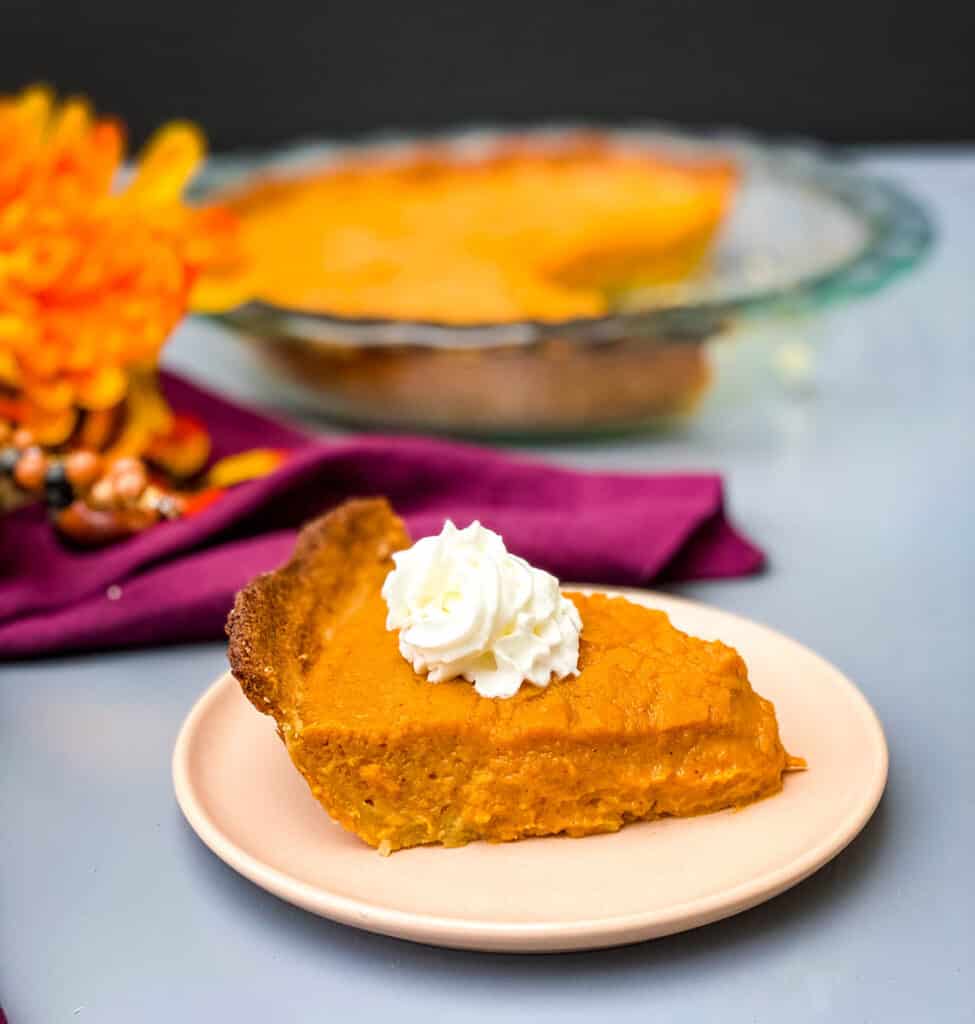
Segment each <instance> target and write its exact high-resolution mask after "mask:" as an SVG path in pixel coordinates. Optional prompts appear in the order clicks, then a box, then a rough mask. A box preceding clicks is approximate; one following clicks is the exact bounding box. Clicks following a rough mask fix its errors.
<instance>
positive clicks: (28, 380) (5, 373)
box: [0, 87, 235, 448]
mask: <svg viewBox="0 0 975 1024" xmlns="http://www.w3.org/2000/svg"><path fill="white" fill-rule="evenodd" d="M124 155H125V142H124V133H123V129H122V126H121V125H120V123H119V122H118V121H115V120H113V119H111V118H104V117H96V116H95V115H94V114H93V113H92V111H91V109H90V107H89V105H88V104H87V103H86V102H85V101H83V100H80V99H69V100H67V101H65V102H61V103H59V102H57V101H56V100H55V98H54V96H53V95H52V93H51V92H50V91H49V90H48V89H46V88H43V87H34V88H30V89H27V90H26V91H24V92H23V93H21V94H20V95H19V96H15V97H12V98H3V97H0V417H5V418H7V419H9V420H12V421H13V422H15V423H18V424H21V425H23V426H25V427H27V428H29V429H30V430H31V432H32V434H33V436H34V437H35V438H36V439H37V441H38V442H39V443H41V444H44V445H61V444H64V443H70V442H71V438H72V435H73V434H75V433H76V432H77V431H78V430H79V429H80V425H81V424H82V423H83V421H84V419H85V418H86V416H88V415H89V414H90V415H92V416H94V417H95V418H96V419H97V417H98V414H100V413H104V412H105V411H106V410H109V409H112V408H114V407H117V406H119V404H120V403H121V402H123V400H126V399H129V400H133V401H134V400H135V398H136V396H137V395H141V396H142V400H143V401H142V404H143V406H145V405H146V401H145V400H146V398H147V396H148V399H149V401H148V406H150V407H151V408H152V411H151V413H149V411H148V409H147V410H146V412H147V413H148V415H143V416H142V418H143V420H147V421H151V422H144V423H143V428H144V429H142V430H135V431H134V433H130V435H129V437H130V444H129V445H128V447H130V448H131V447H138V444H139V439H140V438H141V439H143V441H145V440H147V439H148V435H149V434H155V433H158V432H164V431H165V429H166V426H167V424H166V423H165V420H166V417H167V410H166V409H165V406H164V405H163V404H162V402H161V400H158V394H157V393H155V389H154V385H151V384H150V385H148V386H146V385H145V383H144V384H143V385H142V386H141V387H139V386H136V384H134V382H138V381H139V380H140V379H142V380H143V381H145V379H146V377H147V376H148V377H150V378H151V375H152V371H153V370H154V368H155V366H156V363H157V360H158V356H159V352H160V349H161V348H162V346H163V344H164V343H165V341H166V339H167V337H168V336H169V334H170V333H171V331H172V330H173V328H174V327H175V326H176V324H177V323H178V322H179V320H180V319H181V318H182V317H183V315H184V314H185V313H186V311H187V308H188V307H189V306H190V304H191V301H192V292H193V287H194V284H195V282H196V280H197V278H198V276H199V275H200V273H201V272H202V271H203V270H205V269H214V268H218V267H220V266H221V265H223V264H225V263H227V262H228V261H230V262H232V261H233V259H234V258H235V242H234V239H235V225H234V221H233V218H232V216H231V215H230V214H229V213H227V212H226V211H224V210H222V209H220V208H198V207H194V206H191V205H189V204H188V203H187V202H186V201H185V199H184V192H185V189H186V186H187V184H188V182H189V180H190V178H191V177H192V175H193V173H194V172H195V170H196V169H197V167H198V166H199V164H200V162H201V160H202V159H203V155H204V142H203V139H202V136H201V134H200V132H199V131H198V130H197V129H196V128H195V127H194V126H192V125H189V124H185V123H172V124H169V125H167V126H166V127H164V128H163V129H162V130H160V131H159V133H158V134H157V135H156V136H155V137H154V138H153V139H152V140H151V141H150V143H149V144H148V146H147V147H146V149H145V151H144V152H143V153H142V155H141V157H140V158H139V160H138V161H137V163H136V165H135V167H134V169H133V170H132V172H131V173H130V174H127V173H126V172H125V171H124V169H123V160H124ZM153 394H155V397H156V399H157V400H153V399H152V396H153ZM135 411H136V410H134V409H133V410H131V412H132V413H134V412H135ZM136 418H138V417H136Z"/></svg>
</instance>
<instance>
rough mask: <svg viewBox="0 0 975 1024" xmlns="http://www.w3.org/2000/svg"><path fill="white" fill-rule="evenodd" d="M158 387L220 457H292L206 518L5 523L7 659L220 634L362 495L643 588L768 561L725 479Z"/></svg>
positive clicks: (435, 525) (0, 654)
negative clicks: (331, 518)
mask: <svg viewBox="0 0 975 1024" xmlns="http://www.w3.org/2000/svg"><path fill="white" fill-rule="evenodd" d="M163 383H164V388H165V391H166V392H167V394H168V397H169V399H170V401H171V403H172V405H173V407H174V408H176V409H179V410H180V411H182V412H187V413H192V414H195V415H197V416H199V417H200V418H201V419H203V420H204V421H205V422H206V423H207V425H208V426H209V428H210V431H211V435H212V439H213V454H214V457H215V458H221V457H223V456H225V455H230V454H233V453H235V452H239V451H243V450H245V449H248V448H255V447H262V448H268V447H270V448H282V449H287V450H288V451H289V452H290V453H291V454H290V455H289V457H288V458H287V459H286V460H285V461H284V463H283V464H282V465H281V466H280V467H279V468H278V469H277V470H276V471H275V472H273V473H271V474H270V475H268V476H266V477H262V478H261V479H258V480H254V481H251V482H249V483H244V484H241V485H239V486H237V487H235V488H234V489H233V490H231V491H229V492H228V493H227V494H225V495H224V496H222V497H221V498H220V499H219V500H217V501H216V502H214V503H213V504H212V505H210V506H208V507H207V508H205V509H204V510H202V511H201V512H199V513H197V514H195V515H193V516H191V517H188V518H186V519H182V520H176V521H174V522H170V523H165V524H161V525H158V526H156V527H153V528H151V529H149V530H147V531H146V532H145V533H142V534H139V535H138V536H135V537H132V538H131V539H128V540H125V541H122V542H120V543H117V544H114V545H112V546H109V547H107V548H102V549H100V550H95V551H81V550H73V549H70V548H67V547H65V546H64V545H63V544H62V543H61V541H59V540H58V538H57V537H56V536H55V534H54V532H53V531H52V529H51V527H50V524H49V523H48V522H47V520H46V517H45V514H44V512H43V510H42V509H41V508H40V507H39V506H31V507H27V508H22V509H19V510H18V511H16V512H14V513H12V514H9V515H7V516H6V517H5V518H3V519H0V658H15V657H27V656H32V655H40V654H51V653H55V652H61V651H78V650H85V649H94V648H107V647H130V646H136V645H145V644H162V643H174V642H178V641H195V640H214V639H218V638H220V637H221V636H222V635H223V626H224V621H225V619H226V617H227V612H228V611H229V609H230V607H231V604H232V603H233V597H234V594H235V593H236V591H237V590H238V589H239V588H240V587H241V586H243V585H244V584H245V583H246V582H247V581H248V580H249V579H251V578H252V577H253V576H254V575H256V574H257V573H260V572H266V571H267V570H269V569H273V568H275V567H276V566H278V565H280V564H281V563H282V562H283V561H285V560H286V559H287V558H288V556H289V554H290V552H291V549H292V546H293V544H294V539H295V532H296V527H298V526H299V525H300V524H301V523H302V522H304V521H306V520H308V519H310V518H312V517H314V516H316V515H319V514H321V513H322V512H325V511H327V510H328V509H329V508H331V507H333V506H334V505H336V504H338V503H339V502H341V501H342V500H344V499H345V498H350V497H357V496H368V495H377V494H384V495H386V496H387V497H389V499H390V500H391V501H392V503H393V506H394V507H395V508H396V510H397V512H399V513H400V515H402V516H403V518H404V519H405V520H406V523H407V525H408V527H409V529H410V531H411V533H412V535H413V536H414V537H422V536H425V535H427V534H431V533H437V532H439V531H440V528H441V527H442V525H443V521H444V519H445V518H450V519H453V520H454V521H455V522H456V523H457V524H458V525H466V524H467V523H469V522H470V521H471V520H473V519H480V520H481V522H482V523H483V524H484V525H485V526H488V527H490V528H491V529H493V530H496V531H497V532H499V533H500V534H501V535H502V536H503V537H504V539H505V542H506V544H507V546H508V548H509V550H511V551H513V552H514V553H515V554H519V555H521V556H523V557H524V558H526V559H528V561H530V562H532V563H533V564H535V565H538V566H540V567H542V568H545V569H548V570H549V571H550V572H552V573H554V574H555V575H557V576H558V577H560V578H561V579H562V580H574V581H580V582H588V583H606V584H626V585H631V586H641V585H644V584H647V583H649V582H650V581H651V580H653V579H654V578H657V577H660V576H666V577H667V578H670V579H695V578H704V577H721V576H739V575H744V574H746V573H751V572H754V571H756V570H757V569H759V568H760V567H761V565H762V561H763V556H762V553H761V551H759V550H758V549H757V548H756V547H755V546H754V545H752V544H751V543H750V542H749V541H748V540H747V539H746V538H745V537H743V536H742V535H741V534H740V533H738V532H737V531H736V530H735V529H733V528H732V526H731V525H730V524H729V522H728V520H727V519H726V518H725V514H724V508H723V492H722V484H721V478H720V477H718V476H710V475H666V476H637V475H625V474H619V473H615V474H610V473H579V472H573V471H571V470H566V469H557V468H554V467H552V466H547V465H544V464H539V463H537V462H531V461H528V460H524V459H517V458H513V457H510V456H507V455H503V454H500V453H498V452H494V451H491V450H489V449H485V448H479V447H476V446H473V445H460V444H454V443H448V442H444V441H434V440H429V439H424V438H408V437H380V436H364V437H348V438H346V437H342V438H336V439H327V440H326V439H322V438H316V437H312V436H309V435H307V434H304V433H302V432H301V431H299V430H297V429H295V428H293V427H290V426H286V425H283V424H281V423H279V422H275V421H273V420H271V419H268V418H267V417H265V416H262V415H260V414H258V413H255V412H252V411H250V410H247V409H243V408H241V407H240V406H238V405H235V404H233V403H231V402H228V401H226V400H225V399H222V398H219V397H217V396H216V395H214V394H211V393H209V392H206V391H203V390H202V389H200V388H198V387H196V386H194V385H192V384H189V383H188V382H186V381H185V380H181V379H180V378H178V377H175V376H172V375H166V376H165V377H164V381H163Z"/></svg>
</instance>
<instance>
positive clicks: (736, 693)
mask: <svg viewBox="0 0 975 1024" xmlns="http://www.w3.org/2000/svg"><path fill="white" fill-rule="evenodd" d="M409 543H410V540H409V537H408V536H407V534H406V531H405V528H404V527H403V524H402V523H401V522H400V520H399V519H398V518H396V516H395V515H394V514H393V512H392V510H391V509H390V508H389V506H388V504H387V503H386V502H385V501H382V500H370V501H360V502H350V503H347V504H346V505H344V506H342V507H340V508H339V509H337V510H336V511H334V512H332V513H331V514H330V515H328V516H326V517H324V518H323V519H320V520H318V521H316V522H315V523H313V524H312V525H311V526H309V527H307V528H306V530H305V531H304V532H303V534H302V537H301V539H300V541H299V544H298V548H297V550H296V553H295V556H294V558H293V559H292V561H291V562H290V563H289V564H288V565H287V566H286V567H284V568H283V569H281V570H279V571H278V572H276V573H272V574H269V575H267V576H264V577H260V578H258V579H257V580H256V581H255V582H254V583H252V584H251V585H250V586H249V587H248V588H246V589H245V590H244V591H242V592H241V594H240V595H239V596H238V599H237V603H236V606H235V609H234V611H233V613H232V615H231V619H230V622H229V624H228V632H229V635H230V660H231V666H232V669H233V672H234V675H235V676H236V677H237V679H238V680H239V681H240V683H241V685H242V687H243V689H244V692H245V693H246V694H247V696H248V697H249V699H250V700H251V701H252V703H253V704H254V705H255V707H257V709H258V710H260V711H262V712H264V713H266V714H270V715H273V716H274V718H275V720H276V722H277V725H278V730H279V733H280V735H281V738H282V739H283V741H284V743H285V745H286V746H287V749H288V753H289V754H290V756H291V758H292V760H293V762H294V764H295V766H296V767H297V769H298V770H299V771H300V772H301V774H302V775H303V776H304V777H305V779H306V780H307V782H308V785H309V786H310V787H311V791H312V793H313V794H314V795H315V797H316V798H317V799H318V800H319V801H320V803H321V804H322V806H323V807H324V808H325V810H326V811H327V812H328V813H329V814H330V815H331V816H332V817H333V818H334V819H335V820H336V821H338V822H340V823H341V824H342V825H344V826H345V827H346V828H348V829H350V830H351V831H353V832H355V833H356V834H357V835H358V836H360V837H361V838H362V839H363V840H365V841H366V842H367V843H369V844H370V845H372V846H375V847H378V848H379V849H380V850H381V851H382V852H389V851H392V850H396V849H400V848H402V847H408V846H415V845H418V844H423V843H442V844H444V845H447V846H457V845H462V844H464V843H467V842H469V841H471V840H475V839H488V840H513V839H520V838H523V837H527V836H540V835H551V834H556V833H566V834H568V835H572V836H584V835H588V834H591V833H596V832H611V831H615V830H617V829H619V828H620V827H621V826H623V825H624V824H626V823H627V822H630V821H637V820H646V819H651V818H657V817H661V816H664V815H676V816H684V815H693V814H701V813H705V812H709V811H716V810H719V809H721V808H727V807H738V806H741V805H744V804H747V803H749V802H751V801H753V800H757V799H759V798H761V797H765V796H768V795H770V794H773V793H775V792H777V791H778V790H779V789H780V788H781V786H782V776H783V773H784V772H785V771H787V770H789V769H790V768H793V767H798V766H799V765H800V763H801V762H799V761H797V760H796V759H793V758H790V757H789V756H788V755H787V754H786V751H785V749H784V748H783V746H782V743H781V741H780V739H779V732H778V726H777V723H776V719H775V712H774V709H773V707H772V705H771V703H769V702H768V701H766V700H764V699H763V698H761V697H760V696H758V695H757V694H756V693H755V692H754V691H753V690H752V688H751V686H750V685H749V682H748V675H747V671H746V668H745V664H744V662H743V661H742V659H741V658H740V656H739V655H738V654H737V653H736V652H735V651H734V650H733V649H731V648H730V647H726V646H725V645H724V644H721V643H718V642H705V641H702V640H698V639H695V638H694V637H690V636H687V635H686V634H684V633H682V632H680V631H679V630H677V629H675V628H674V627H673V626H672V625H671V624H670V622H669V620H668V618H667V616H666V615H664V614H663V613H662V612H657V611H652V610H650V609H647V608H644V607H642V606H639V605H635V604H633V603H631V602H629V601H626V600H625V599H623V598H611V597H607V596H604V595H592V596H585V595H582V594H571V595H570V596H571V598H572V600H573V601H574V602H575V604H576V606H577V607H578V609H579V612H580V614H581V617H582V622H583V630H582V634H581V643H580V659H579V668H580V674H579V675H578V676H577V677H573V678H567V679H564V680H553V681H552V682H551V683H550V684H549V685H548V687H545V688H539V687H535V686H531V685H524V686H522V688H521V689H520V690H519V692H518V693H517V695H516V696H515V697H512V698H510V699H507V700H492V699H489V698H484V697H481V696H479V695H478V694H477V693H476V692H475V691H474V688H473V686H472V685H471V684H470V683H468V682H466V681H463V680H454V681H451V682H445V683H439V684H432V683H429V682H428V681H427V680H426V679H425V678H423V677H421V676H418V675H416V674H415V673H414V671H413V669H412V667H411V666H410V664H409V663H408V662H407V661H406V660H405V659H404V658H403V657H402V655H401V654H400V652H399V649H398V645H397V637H396V635H395V634H394V633H392V632H389V631H387V630H386V628H385V618H386V606H385V603H384V601H383V599H382V596H381V594H380V588H381V586H382V583H383V580H384V579H385V577H386V575H387V573H388V572H389V571H390V569H391V568H392V561H391V558H390V556H391V554H392V553H393V552H394V551H396V550H399V549H401V548H404V547H406V546H408V545H409Z"/></svg>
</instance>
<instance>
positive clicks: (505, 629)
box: [383, 520, 582, 697]
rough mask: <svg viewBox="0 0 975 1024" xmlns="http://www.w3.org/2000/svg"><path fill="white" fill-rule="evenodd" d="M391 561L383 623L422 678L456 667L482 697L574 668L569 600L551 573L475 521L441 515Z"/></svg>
mask: <svg viewBox="0 0 975 1024" xmlns="http://www.w3.org/2000/svg"><path fill="white" fill-rule="evenodd" d="M393 561H394V563H395V568H394V569H393V570H392V571H391V572H390V574H389V575H388V576H387V577H386V582H385V583H384V584H383V598H384V599H385V601H386V605H387V607H388V608H389V614H388V616H387V618H386V628H387V629H390V630H397V629H398V630H399V649H400V653H401V654H402V655H403V657H404V658H406V660H407V661H409V662H410V663H411V664H412V665H413V669H414V671H415V672H418V673H421V674H425V675H426V677H427V679H428V680H429V681H430V682H431V683H440V682H443V681H444V680H446V679H454V678H456V677H458V676H461V677H463V678H464V679H467V680H468V681H469V682H472V683H473V684H474V689H475V690H476V691H477V692H478V693H479V694H480V695H481V696H482V697H513V696H514V695H515V694H516V693H517V692H518V689H519V687H520V686H521V684H522V683H523V682H529V683H533V684H534V685H535V686H548V684H549V681H550V680H551V679H552V678H553V677H555V678H557V679H561V678H563V677H565V676H574V675H578V674H579V632H580V630H581V629H582V620H581V619H580V618H579V612H578V609H577V608H576V606H575V605H574V604H573V603H572V602H571V601H570V600H568V599H567V598H565V597H563V596H562V594H561V592H560V591H559V581H558V580H557V579H556V578H555V577H554V576H552V575H550V574H549V573H547V572H544V571H543V570H541V569H536V568H534V567H533V566H531V565H529V564H528V562H526V561H525V560H524V559H523V558H518V557H517V556H516V555H512V554H509V553H508V551H507V549H506V548H505V546H504V541H503V540H502V539H501V538H500V537H499V536H498V534H496V533H494V532H493V531H491V530H488V529H486V528H485V527H483V526H481V524H480V523H478V522H476V521H475V522H473V523H471V525H470V526H467V527H465V528H464V529H463V530H458V529H457V527H456V526H454V524H453V523H452V522H450V520H447V522H446V523H444V527H443V530H442V532H441V533H440V534H439V536H436V537H425V538H423V540H419V541H417V542H416V543H415V544H414V545H413V546H412V547H411V548H408V549H407V550H405V551H398V552H397V553H396V554H394V555H393Z"/></svg>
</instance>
